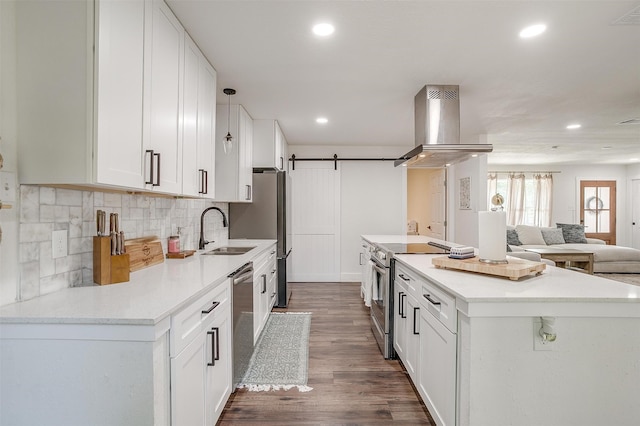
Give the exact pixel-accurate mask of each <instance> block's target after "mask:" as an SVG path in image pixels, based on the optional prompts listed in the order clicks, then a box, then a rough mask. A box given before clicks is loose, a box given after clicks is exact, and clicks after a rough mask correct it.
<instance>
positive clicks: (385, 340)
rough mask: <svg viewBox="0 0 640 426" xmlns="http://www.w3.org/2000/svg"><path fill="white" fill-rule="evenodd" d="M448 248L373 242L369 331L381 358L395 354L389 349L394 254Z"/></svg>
mask: <svg viewBox="0 0 640 426" xmlns="http://www.w3.org/2000/svg"><path fill="white" fill-rule="evenodd" d="M449 249H450V247H449V246H447V245H444V244H439V243H436V242H429V243H411V244H398V243H377V244H375V248H374V250H373V252H372V253H371V261H372V262H373V272H374V274H373V277H374V279H373V283H372V295H371V331H373V335H374V337H375V338H376V342H378V346H379V347H380V351H381V352H382V355H384V357H385V359H394V358H395V357H396V353H395V350H394V349H393V317H394V312H393V306H394V301H393V293H394V289H393V277H394V275H395V271H394V269H395V261H394V260H393V255H394V254H442V253H449Z"/></svg>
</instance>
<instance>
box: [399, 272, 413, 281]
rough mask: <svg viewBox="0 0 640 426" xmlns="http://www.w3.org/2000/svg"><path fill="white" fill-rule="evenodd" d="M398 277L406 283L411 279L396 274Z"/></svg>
mask: <svg viewBox="0 0 640 426" xmlns="http://www.w3.org/2000/svg"><path fill="white" fill-rule="evenodd" d="M398 276H399V277H400V278H402V279H403V280H404V281H407V282H409V281H411V278H407V277H405V276H404V275H402V274H398Z"/></svg>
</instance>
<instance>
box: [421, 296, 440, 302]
mask: <svg viewBox="0 0 640 426" xmlns="http://www.w3.org/2000/svg"><path fill="white" fill-rule="evenodd" d="M422 297H424V298H425V299H427V300H428V301H429V302H431V304H433V305H440V304H441V303H440V302H438V301H437V300H434V299H433V298H432V297H431V295H430V294H423V295H422Z"/></svg>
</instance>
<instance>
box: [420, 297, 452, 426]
mask: <svg viewBox="0 0 640 426" xmlns="http://www.w3.org/2000/svg"><path fill="white" fill-rule="evenodd" d="M418 375H419V380H418V391H419V393H420V396H422V398H423V400H424V402H425V404H426V405H427V408H428V409H429V412H430V413H431V416H432V417H433V418H434V420H435V421H436V423H437V424H438V425H455V420H456V412H455V407H456V335H455V334H453V333H452V332H451V331H449V330H447V328H446V327H445V326H444V325H442V323H441V322H440V321H438V320H437V319H436V318H435V317H434V316H433V315H431V314H430V313H429V312H427V311H426V309H421V314H420V367H419V372H418Z"/></svg>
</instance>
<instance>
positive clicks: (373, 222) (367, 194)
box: [289, 145, 407, 281]
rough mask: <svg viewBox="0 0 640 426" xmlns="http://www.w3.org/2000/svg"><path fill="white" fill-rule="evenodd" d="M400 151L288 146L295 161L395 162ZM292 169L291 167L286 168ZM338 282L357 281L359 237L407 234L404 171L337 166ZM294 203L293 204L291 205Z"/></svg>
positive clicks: (382, 165) (380, 165)
mask: <svg viewBox="0 0 640 426" xmlns="http://www.w3.org/2000/svg"><path fill="white" fill-rule="evenodd" d="M402 152H404V151H403V150H402V149H398V148H390V147H338V146H304V145H289V155H291V154H295V155H296V157H298V158H331V157H333V154H334V153H335V154H337V155H338V157H344V158H347V157H350V158H358V157H359V158H362V157H368V158H397V157H398V156H399V155H401V153H402ZM289 167H291V163H290V164H289ZM339 171H340V173H341V176H340V185H341V187H340V194H341V200H340V204H341V212H340V222H341V223H340V229H341V231H340V252H341V253H340V271H341V281H359V280H360V273H361V267H360V263H359V262H360V254H359V253H360V236H361V235H363V234H393V235H397V234H404V233H405V232H406V223H405V218H406V204H407V203H406V171H405V169H404V168H403V167H394V166H393V161H343V162H340V170H339ZM294 202H295V201H294Z"/></svg>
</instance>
